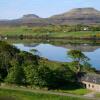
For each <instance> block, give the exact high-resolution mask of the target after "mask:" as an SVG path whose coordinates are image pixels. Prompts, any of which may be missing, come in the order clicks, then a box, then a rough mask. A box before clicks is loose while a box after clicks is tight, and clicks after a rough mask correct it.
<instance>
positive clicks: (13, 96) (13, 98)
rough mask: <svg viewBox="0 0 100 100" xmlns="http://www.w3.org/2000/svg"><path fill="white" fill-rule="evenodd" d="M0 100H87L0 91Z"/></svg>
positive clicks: (7, 90) (25, 92) (15, 91)
mask: <svg viewBox="0 0 100 100" xmlns="http://www.w3.org/2000/svg"><path fill="white" fill-rule="evenodd" d="M0 100H88V99H81V98H79V97H77V96H76V97H70V96H60V95H54V94H42V93H35V92H27V91H19V90H10V89H0Z"/></svg>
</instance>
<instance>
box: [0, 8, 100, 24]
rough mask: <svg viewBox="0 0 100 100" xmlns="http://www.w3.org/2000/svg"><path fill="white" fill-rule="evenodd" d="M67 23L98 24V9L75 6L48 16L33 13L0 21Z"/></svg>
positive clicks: (99, 16) (0, 22) (14, 22)
mask: <svg viewBox="0 0 100 100" xmlns="http://www.w3.org/2000/svg"><path fill="white" fill-rule="evenodd" d="M51 24H53V25H58V24H59V25H67V24H100V11H99V10H96V9H95V8H90V7H88V8H75V9H72V10H70V11H68V12H65V13H62V14H57V15H54V16H51V17H49V18H41V17H39V16H38V15H35V14H27V15H24V16H23V17H22V18H19V19H14V20H3V21H0V26H2V25H4V26H7V25H8V26H9V25H10V26H12V25H15V26H19V25H29V26H42V25H51Z"/></svg>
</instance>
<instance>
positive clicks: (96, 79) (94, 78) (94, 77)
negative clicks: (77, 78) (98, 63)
mask: <svg viewBox="0 0 100 100" xmlns="http://www.w3.org/2000/svg"><path fill="white" fill-rule="evenodd" d="M81 81H86V82H90V83H95V84H100V75H99V74H85V75H84V76H82V77H81Z"/></svg>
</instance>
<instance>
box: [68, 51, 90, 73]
mask: <svg viewBox="0 0 100 100" xmlns="http://www.w3.org/2000/svg"><path fill="white" fill-rule="evenodd" d="M68 56H69V57H70V58H71V59H72V60H73V62H74V63H75V66H76V67H77V73H79V72H80V71H81V64H84V63H85V62H88V60H89V58H88V57H87V56H85V55H84V53H82V52H81V51H80V50H70V51H68Z"/></svg>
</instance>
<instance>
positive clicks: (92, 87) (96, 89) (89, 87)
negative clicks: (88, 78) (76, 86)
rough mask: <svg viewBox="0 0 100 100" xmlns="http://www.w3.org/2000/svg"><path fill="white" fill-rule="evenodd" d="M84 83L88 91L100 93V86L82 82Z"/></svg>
mask: <svg viewBox="0 0 100 100" xmlns="http://www.w3.org/2000/svg"><path fill="white" fill-rule="evenodd" d="M82 83H83V84H84V85H85V87H86V88H87V89H89V90H93V91H97V92H100V85H99V84H95V83H90V82H85V81H82Z"/></svg>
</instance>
